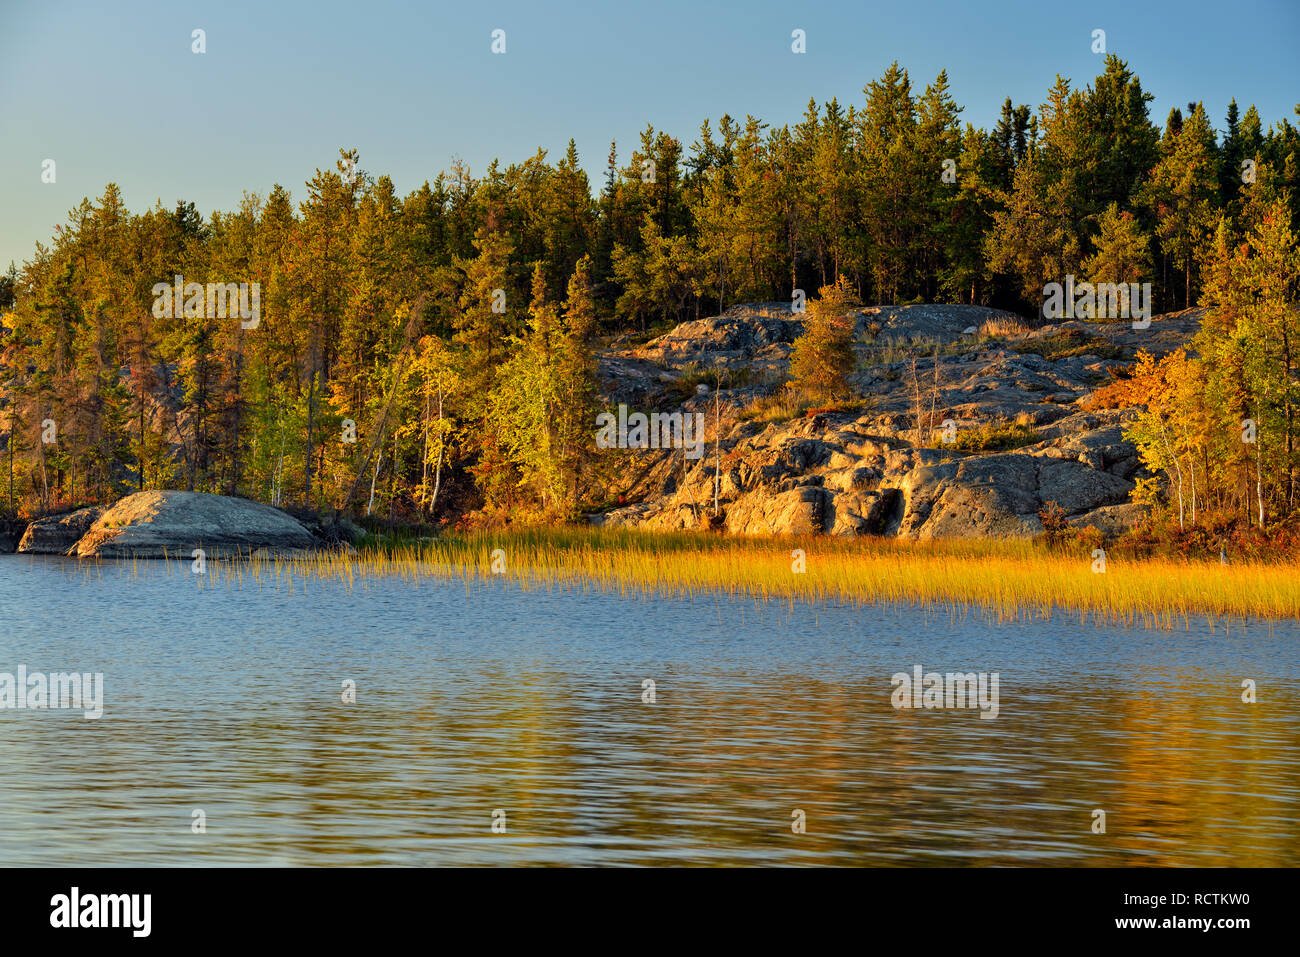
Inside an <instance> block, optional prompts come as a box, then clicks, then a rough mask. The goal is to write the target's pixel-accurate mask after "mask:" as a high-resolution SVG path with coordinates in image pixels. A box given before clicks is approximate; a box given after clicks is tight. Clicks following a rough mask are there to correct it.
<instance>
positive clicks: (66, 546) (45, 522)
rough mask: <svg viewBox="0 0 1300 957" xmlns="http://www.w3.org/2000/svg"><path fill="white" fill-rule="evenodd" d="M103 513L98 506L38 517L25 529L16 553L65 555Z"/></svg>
mask: <svg viewBox="0 0 1300 957" xmlns="http://www.w3.org/2000/svg"><path fill="white" fill-rule="evenodd" d="M103 514H104V509H103V508H102V507H100V506H98V505H93V506H91V507H90V508H79V509H77V510H76V511H75V512H65V513H64V514H62V515H50V516H48V517H46V518H38V519H37V520H36V521H34V522H32V523H31V524H30V525H28V526H27V531H25V532H24V533H23V538H22V541H20V542H19V543H18V551H20V552H24V553H26V554H28V555H67V554H68V553H69V552H70V551H71V550H72V548H73V547H74V546H75V545H76V544H77V542H78V541H79V540H80V538H81V536H82V535H85V534H86V532H87V531H88V530H89V529H90V527H91V526H92V525H93V524H94V523H95V522H96V520H98V518H99V517H100V516H101V515H103Z"/></svg>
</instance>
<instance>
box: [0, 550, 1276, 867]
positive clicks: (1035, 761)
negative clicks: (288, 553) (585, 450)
mask: <svg viewBox="0 0 1300 957" xmlns="http://www.w3.org/2000/svg"><path fill="white" fill-rule="evenodd" d="M1298 639H1300V627H1297V625H1296V623H1293V622H1289V623H1284V624H1280V625H1279V624H1273V625H1269V624H1266V623H1260V624H1248V625H1241V624H1239V623H1234V624H1233V626H1232V628H1231V630H1230V631H1225V629H1224V627H1223V624H1222V623H1221V622H1220V623H1218V624H1217V626H1215V627H1211V624H1210V623H1209V622H1200V623H1194V624H1193V626H1192V627H1191V628H1190V629H1189V630H1180V631H1173V632H1161V631H1147V630H1142V629H1137V630H1131V629H1124V628H1113V627H1105V628H1098V627H1094V626H1092V625H1087V624H1080V623H1079V622H1078V621H1068V620H1064V619H1059V618H1058V619H1054V620H1052V621H1050V622H1041V621H1040V622H1035V623H1031V624H1014V625H1007V624H1001V625H999V624H991V623H987V622H985V621H984V620H982V619H981V618H980V617H979V616H975V615H968V616H964V617H963V616H959V615H949V614H947V613H940V614H935V613H933V612H931V613H929V614H927V613H925V612H922V611H919V610H915V609H910V608H891V609H881V608H849V607H835V606H831V607H827V606H822V607H820V608H810V607H799V606H796V607H795V608H793V609H791V608H790V607H788V606H782V605H779V604H776V603H767V604H759V603H756V602H753V601H734V602H733V601H727V600H715V599H713V598H696V599H694V600H686V599H683V600H664V599H646V600H640V599H627V598H618V597H616V596H612V595H607V594H601V593H599V592H595V591H588V592H586V593H583V592H581V591H574V592H567V593H565V592H559V591H555V592H549V593H548V592H546V591H544V590H543V591H536V590H534V591H525V590H523V589H521V588H520V587H519V586H518V585H517V584H514V583H510V582H504V581H502V582H494V583H491V584H482V585H474V586H473V587H471V588H468V589H467V588H466V586H465V585H464V584H460V583H439V582H434V581H425V582H421V583H419V584H418V585H416V584H412V583H410V582H405V581H401V580H398V579H391V580H386V581H382V582H379V583H375V582H371V583H370V584H369V585H365V586H358V587H356V588H354V589H353V590H351V591H349V590H348V589H347V588H345V587H344V586H342V585H340V584H335V583H324V582H308V583H307V584H306V585H305V587H304V586H303V583H302V582H301V581H299V582H297V583H295V585H294V588H293V590H292V593H290V590H289V589H288V588H287V587H286V586H285V585H284V584H283V582H282V583H281V586H280V587H279V588H278V589H277V588H276V587H275V585H274V583H273V582H272V581H271V580H270V579H264V580H263V582H262V583H261V585H260V586H259V584H258V583H257V582H253V581H250V580H247V579H246V580H245V581H244V583H243V585H242V586H240V585H228V584H226V583H225V582H220V583H217V584H215V585H213V584H212V583H206V584H204V585H203V587H200V585H199V582H198V579H197V576H194V575H191V574H188V565H175V564H173V565H172V566H171V569H170V570H168V569H167V567H166V566H164V565H162V564H159V563H152V564H147V565H146V564H142V565H141V566H140V568H139V570H138V571H133V569H132V566H131V565H129V564H112V563H107V564H104V565H102V566H99V567H92V568H89V569H81V568H79V567H78V566H77V565H76V564H75V563H74V562H71V561H69V560H66V559H43V558H35V557H28V556H3V557H0V672H9V673H16V672H17V669H18V666H19V665H25V666H26V668H27V670H28V672H29V673H30V672H36V671H42V672H60V671H79V672H102V673H103V675H104V716H103V717H102V718H100V719H99V720H86V719H85V717H84V716H83V714H82V711H80V710H77V711H60V710H45V711H33V710H16V709H2V710H0V865H25V864H39V865H82V866H85V865H153V864H157V865H170V866H176V865H186V864H253V865H257V864H267V865H300V864H304V865H320V864H348V865H359V864H387V865H466V864H468V865H519V864H568V865H592V864H841V865H843V864H865V865H966V864H985V865H987V864H1037V865H1109V864H1119V865H1128V864H1131V865H1140V864H1146V865H1157V864H1159V865H1169V864H1174V865H1209V866H1216V865H1224V866H1256V865H1295V864H1297V863H1300V707H1298V706H1300V690H1298V689H1300V642H1298ZM918 664H919V665H922V666H924V668H925V669H926V670H936V671H945V672H946V671H962V672H967V671H975V672H981V671H983V672H997V673H998V674H999V676H1000V682H999V691H1000V695H999V699H1000V700H999V704H1000V711H999V714H998V717H997V718H996V719H994V720H982V719H981V718H980V717H979V711H978V710H976V709H942V710H911V711H909V710H896V709H895V708H893V707H892V706H891V704H890V695H891V692H892V690H893V689H892V686H891V676H892V675H893V674H894V673H895V672H911V670H912V667H913V666H914V665H918ZM646 678H650V679H653V680H654V682H655V701H654V703H653V704H650V703H645V702H643V701H642V695H643V689H642V682H643V680H644V679H646ZM1243 678H1250V679H1253V680H1254V681H1255V682H1256V684H1257V687H1258V692H1257V693H1258V696H1259V700H1258V702H1257V703H1255V704H1244V703H1243V702H1242V700H1241V695H1242V690H1241V682H1242V679H1243ZM349 679H350V680H352V681H355V682H356V701H355V703H351V704H348V703H344V702H343V701H342V700H341V694H342V690H343V682H344V681H345V680H349ZM196 809H197V810H202V812H203V814H204V816H205V822H206V831H205V832H204V833H194V831H193V829H192V821H193V820H194V818H193V814H194V811H195V810H196ZM498 809H500V810H502V811H504V812H505V826H506V831H505V833H493V830H492V823H493V812H494V811H495V810H498ZM795 809H799V810H802V811H803V812H804V814H805V815H806V833H803V834H795V833H793V832H792V829H791V822H792V814H793V812H794V811H795ZM1094 809H1103V810H1105V811H1106V814H1107V818H1106V833H1105V834H1094V833H1093V832H1092V824H1093V814H1092V812H1093V810H1094Z"/></svg>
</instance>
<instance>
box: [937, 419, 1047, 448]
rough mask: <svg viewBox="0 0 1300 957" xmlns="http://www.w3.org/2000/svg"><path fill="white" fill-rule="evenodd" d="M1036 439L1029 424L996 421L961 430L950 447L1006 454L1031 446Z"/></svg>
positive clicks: (1036, 436) (1033, 430) (1005, 420)
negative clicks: (1012, 450)
mask: <svg viewBox="0 0 1300 957" xmlns="http://www.w3.org/2000/svg"><path fill="white" fill-rule="evenodd" d="M1038 439H1039V436H1038V432H1037V431H1035V429H1034V427H1033V425H1031V424H1030V423H1029V422H1025V421H1014V422H1013V421H1010V420H1008V419H998V420H995V421H993V422H986V423H985V424H984V425H981V426H979V427H978V428H975V429H961V430H960V431H958V432H957V437H956V438H955V439H954V440H953V442H952V444H951V446H952V448H955V449H958V450H959V451H962V452H1008V451H1010V450H1011V449H1018V448H1021V447H1022V446H1026V445H1033V444H1034V443H1035V442H1037V441H1038Z"/></svg>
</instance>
